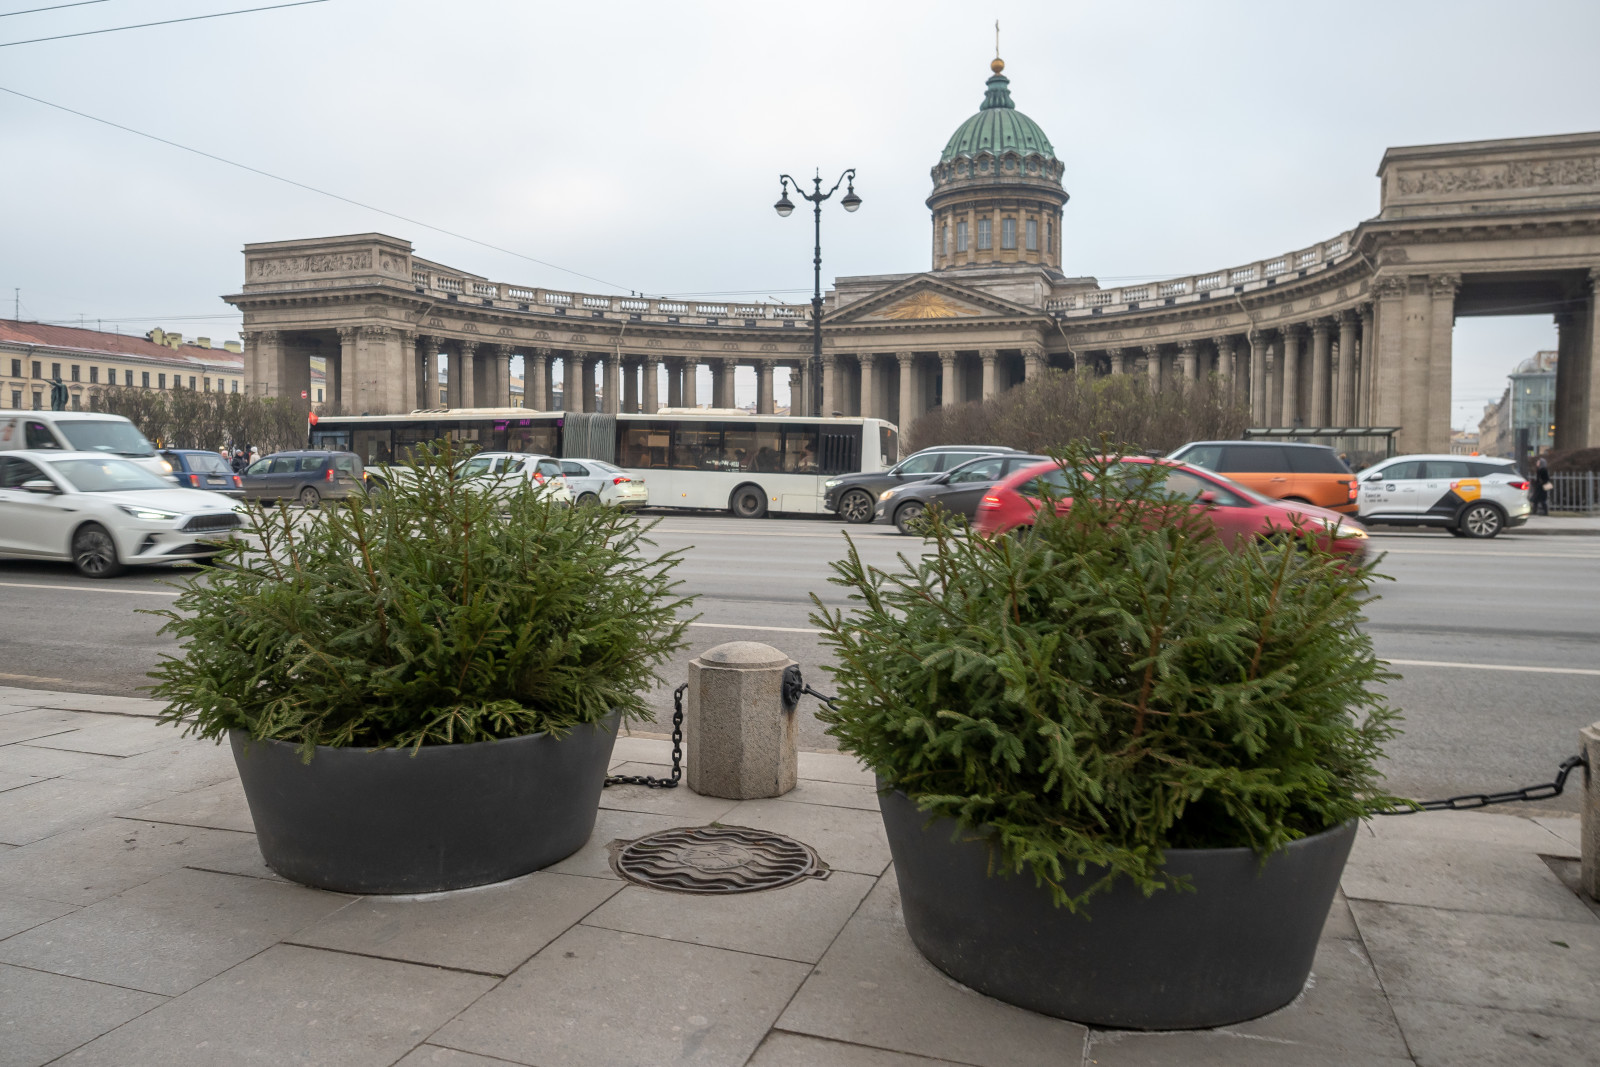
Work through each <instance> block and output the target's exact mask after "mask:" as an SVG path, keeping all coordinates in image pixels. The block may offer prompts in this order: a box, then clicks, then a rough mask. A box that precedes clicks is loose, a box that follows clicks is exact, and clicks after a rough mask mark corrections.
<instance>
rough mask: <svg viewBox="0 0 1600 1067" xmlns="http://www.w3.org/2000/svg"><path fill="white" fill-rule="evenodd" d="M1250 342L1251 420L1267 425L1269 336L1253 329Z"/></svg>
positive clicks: (1249, 338) (1258, 424)
mask: <svg viewBox="0 0 1600 1067" xmlns="http://www.w3.org/2000/svg"><path fill="white" fill-rule="evenodd" d="M1247 340H1248V341H1249V343H1250V421H1251V422H1253V423H1255V424H1256V425H1257V426H1266V425H1267V337H1266V334H1264V333H1262V332H1261V331H1260V330H1251V331H1250V334H1249V336H1248V338H1247Z"/></svg>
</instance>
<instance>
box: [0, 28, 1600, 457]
mask: <svg viewBox="0 0 1600 1067" xmlns="http://www.w3.org/2000/svg"><path fill="white" fill-rule="evenodd" d="M57 2H61V0H0V14H3V12H4V11H18V10H21V9H24V8H30V7H38V6H44V5H47V4H51V3H57ZM267 2H272V0H104V2H98V3H91V4H86V5H82V6H79V7H74V8H70V9H67V10H61V11H52V12H44V13H39V14H30V15H16V16H13V17H0V45H3V44H4V43H5V42H9V41H21V40H26V39H28V38H33V37H43V36H49V35H53V34H61V33H71V32H74V31H77V30H82V29H96V28H100V27H106V26H120V25H126V24H129V23H138V22H148V21H154V20H157V19H162V18H177V17H183V16H187V15H195V14H205V13H210V12H214V11H225V10H229V9H230V8H243V7H254V6H258V5H259V4H261V3H267ZM996 18H999V19H1000V21H1001V26H1002V33H1001V51H1002V53H1003V54H1004V58H1005V60H1006V65H1007V66H1006V74H1007V75H1009V76H1010V77H1011V79H1012V82H1011V89H1012V95H1013V98H1014V99H1015V101H1016V103H1017V106H1018V108H1019V109H1021V110H1022V111H1024V112H1026V113H1027V114H1028V115H1029V116H1031V117H1032V118H1033V119H1035V120H1036V121H1037V122H1039V124H1040V125H1041V126H1042V127H1043V128H1044V130H1045V132H1046V133H1047V134H1048V135H1049V137H1050V139H1051V141H1052V142H1053V144H1054V145H1055V149H1056V154H1057V156H1058V157H1059V158H1060V159H1061V160H1062V161H1063V162H1064V163H1065V164H1066V174H1065V176H1064V183H1065V185H1066V189H1067V191H1068V192H1069V193H1070V194H1071V197H1072V199H1071V202H1070V203H1069V204H1068V205H1067V207H1066V215H1065V224H1064V229H1063V236H1064V241H1063V249H1064V254H1065V260H1066V262H1065V268H1066V270H1067V271H1068V273H1071V274H1084V275H1093V276H1095V277H1097V278H1099V279H1100V281H1101V283H1102V284H1104V285H1107V286H1114V285H1118V284H1120V283H1122V282H1124V281H1128V280H1134V279H1140V278H1148V277H1160V276H1169V275H1179V274H1186V273H1190V272H1198V271H1204V270H1210V269H1214V268H1219V267H1225V266H1230V265H1233V264H1237V263H1243V262H1247V261H1250V260H1255V259H1260V258H1264V257H1268V256H1271V255H1275V254H1277V253H1280V252H1284V251H1288V250H1290V249H1297V248H1301V247H1304V246H1306V245H1309V244H1312V243H1314V242H1317V241H1320V240H1324V239H1327V238H1329V237H1332V236H1333V235H1335V234H1337V233H1340V232H1342V231H1344V230H1346V229H1349V228H1351V227H1353V226H1354V225H1356V224H1357V223H1358V222H1360V221H1361V220H1362V219H1365V218H1369V217H1371V216H1372V215H1374V214H1375V213H1376V212H1377V206H1378V184H1377V181H1376V179H1375V177H1374V171H1375V170H1376V168H1377V164H1378V160H1379V158H1380V157H1381V156H1382V154H1383V151H1384V149H1385V147H1387V146H1390V145H1410V144H1426V143H1436V142H1444V141H1458V140H1471V139H1477V138H1492V137H1518V136H1529V135H1536V134H1557V133H1570V132H1577V131H1585V130H1594V129H1600V113H1597V107H1600V104H1597V101H1600V92H1597V90H1600V74H1597V73H1596V71H1597V69H1600V68H1597V64H1596V62H1595V60H1594V49H1595V45H1596V41H1600V3H1595V2H1594V0H1574V2H1557V0H1520V2H1518V3H1515V4H1512V3H1507V2H1499V3H1488V2H1469V0H1451V2H1444V0H1437V2H1433V3H1421V2H1416V0H1381V2H1370V0H1344V2H1341V3H1336V4H1320V5H1316V6H1315V7H1313V6H1312V5H1307V4H1298V3H1296V4H1286V3H1283V2H1281V0H1279V2H1276V3H1272V2H1244V0H1239V2H1224V0H1212V2H1210V3H1204V4H1200V3H1192V2H1191V3H1168V2H1162V0H1145V2H1143V3H1140V4H1104V3H1100V4H1088V3H1062V2H1060V0H1055V2H1047V3H1025V2H1022V0H1000V2H990V3H987V4H980V3H973V2H971V0H964V2H961V3H954V2H927V0H924V2H920V3H915V4H912V3H906V2H901V3H879V2H870V0H869V2H863V0H853V2H845V3H836V2H832V0H816V2H813V3H810V4H807V5H803V6H793V5H779V4H753V3H732V2H729V3H710V2H698V3H696V2H680V3H674V4H667V3H661V2H659V0H656V2H623V0H610V2H607V3H603V4H562V5H554V4H542V3H532V2H524V3H514V2H511V0H452V2H450V3H439V2H438V0H434V2H432V3H421V2H413V0H329V2H326V3H318V4H312V5H310V6H304V7H296V8H289V9H286V10H280V11H268V12H262V13H257V14H245V15H239V16H236V17H230V18H220V19H212V20H208V21H201V22H191V23H187V24H182V25H169V26H160V27H154V28H149V29H136V30H130V31H128V32H124V33H112V34H105V35H101V36H91V37H80V38H77V39H72V40H60V41H51V42H46V43H38V44H25V45H20V46H17V47H11V48H6V47H0V86H3V87H5V88H6V89H12V90H16V91H19V92H23V93H28V94H30V95H33V96H38V97H41V98H43V99H45V100H49V101H52V102H54V103H57V104H60V105H64V106H66V107H70V108H73V109H76V110H79V111H83V112H87V113H89V114H91V115H95V116H98V117H100V118H103V119H107V120H110V121H112V122H116V123H120V124H122V125H126V126H130V127H133V128H135V129H138V130H141V131H144V132H147V133H150V134H155V135H157V136H160V137H164V138H167V139H169V140H172V141H177V142H179V143H181V144H184V145H188V146H191V147H194V148H197V149H201V150H204V151H206V152H209V153H212V154H215V155H218V156H222V157H224V158H226V159H230V160H234V161H237V162H239V163H242V164H245V165H248V166H251V167H256V168H259V169H261V170H265V171H269V172H271V173H273V174H277V175H281V176H283V177H285V178H290V179H293V180H295V181H299V182H303V183H306V184H309V185H314V186H317V187H319V188H321V189H325V190H328V191H331V192H334V193H338V194H340V195H341V196H345V197H349V198H351V199H353V200H357V201H360V202H362V203H365V204H369V205H373V206H375V207H380V208H383V209H386V210H389V211H393V212H396V213H398V214H400V215H404V216H407V217H409V218H411V219H415V220H418V221H420V222H424V223H428V224H430V225H433V226H437V227H440V228H442V229H445V230H452V231H455V232H456V233H459V234H464V235H467V236H470V237H475V238H478V239H480V240H483V241H485V242H488V243H490V244H494V245H499V246H501V247H502V248H505V249H510V250H512V251H514V252H517V253H520V254H521V255H523V256H527V257H531V258H532V259H536V260H542V261H544V262H545V263H547V264H554V265H556V266H545V265H541V264H539V263H536V262H531V261H530V260H529V259H524V258H518V257H517V256H514V255H508V254H505V253H502V252H496V251H492V250H490V249H488V248H485V247H482V246H479V245H475V244H472V243H469V242H467V241H464V240H461V239H458V238H455V237H448V236H445V235H444V234H442V233H438V232H433V231H429V230H427V229H424V228H423V227H422V226H420V225H415V224H411V223H406V222H402V221H399V220H398V219H393V218H388V217H385V216H383V215H380V214H377V213H375V212H373V211H370V210H365V209H363V208H360V207H356V206H353V205H351V204H347V203H343V202H340V201H338V200H334V199H331V198H328V197H325V196H319V195H317V194H315V193H312V192H307V191H305V190H301V189H296V188H293V187H290V186H288V185H284V184H282V183H279V182H275V181H272V180H270V179H268V178H265V177H261V176H258V175H255V174H251V173H247V172H246V171H243V170H239V169H237V168H234V167H229V166H227V165H224V164H222V163H218V162H213V161H211V160H208V159H203V158H200V157H198V156H195V155H191V154H189V153H186V152H183V151H180V150H179V149H176V148H172V147H169V146H166V145H162V144H158V143H155V142H153V141H149V140H145V139H142V138H139V137H136V136H133V135H131V134H129V133H125V132H122V131H120V130H116V129H112V128H110V127H107V126H104V125H99V124H96V123H94V122H91V121H87V120H85V119H83V118H78V117H75V116H73V115H69V114H65V113H63V112H61V111H57V110H53V109H51V108H48V107H45V106H42V105H40V104H38V103H34V102H31V101H28V100H23V99H19V98H17V97H15V96H10V95H7V94H4V93H0V131H3V137H0V150H3V151H0V297H3V299H4V303H3V305H0V314H3V315H5V316H7V317H9V316H10V314H11V311H12V296H13V288H20V290H21V310H22V316H23V317H24V318H31V319H40V320H67V321H76V320H77V319H78V318H79V316H82V317H83V319H84V321H86V322H87V323H89V324H90V325H93V324H94V323H95V321H97V320H101V321H104V322H105V323H107V324H109V323H112V322H116V323H120V328H121V329H122V330H123V331H124V332H130V333H132V332H137V333H142V332H144V331H145V330H146V329H148V328H149V327H150V326H153V325H161V326H164V327H166V328H168V329H175V330H181V331H183V332H184V333H185V334H186V335H195V334H207V335H209V336H211V337H212V338H213V339H214V340H217V341H220V340H222V339H225V338H232V337H236V336H237V334H238V329H239V320H238V318H237V316H235V315H232V314H231V313H230V312H231V309H230V308H229V307H228V306H227V305H225V304H223V303H222V302H221V301H220V300H219V299H218V297H219V296H221V295H222V294H224V293H229V292H233V291H234V290H236V289H237V288H238V287H239V285H240V284H241V281H242V274H243V260H242V257H241V255H240V248H241V246H242V245H243V244H244V243H245V242H247V241H271V240H281V239H288V238H299V237H314V236H325V235H331V234H341V233H354V232H365V231H371V230H378V231H382V232H385V233H390V234H394V235H396V236H399V237H403V238H407V239H409V240H410V241H411V242H412V244H413V245H414V247H415V248H416V250H417V252H418V254H420V255H423V256H426V257H428V258H430V259H434V260H438V261H442V262H444V263H446V264H449V265H451V266H454V267H458V268H460V269H463V270H470V271H475V272H477V273H480V274H486V275H488V276H489V277H491V278H494V279H496V280H501V281H510V282H517V283H521V284H527V285H543V286H552V287H564V288H572V289H580V290H586V291H598V292H615V291H621V290H640V291H643V292H647V293H651V294H667V293H684V294H689V293H693V294H701V293H704V294H708V295H709V294H722V293H742V294H749V295H751V296H753V297H766V296H769V295H770V296H773V297H776V298H779V299H805V298H807V297H808V296H809V289H810V283H811V278H810V252H811V234H810V227H809V225H808V223H809V219H807V218H804V217H802V215H801V213H799V212H797V213H796V214H795V215H793V216H791V217H790V218H789V219H786V220H785V219H779V218H778V217H777V216H776V215H775V214H774V213H773V211H772V208H771V204H772V202H773V201H774V200H775V199H776V198H777V191H778V183H777V175H778V173H779V172H781V171H788V172H790V173H794V174H809V173H811V168H813V167H817V166H820V167H821V168H822V170H823V172H824V174H825V175H827V176H828V178H829V179H830V182H831V180H832V178H834V177H836V176H837V175H838V173H839V172H840V170H842V169H843V168H844V167H847V166H854V167H856V168H858V171H859V178H858V180H857V183H856V189H857V191H858V192H859V193H860V195H861V196H862V197H863V199H864V200H865V204H864V206H863V207H862V209H861V210H860V211H859V212H858V213H856V214H854V215H846V214H845V213H844V212H843V211H841V210H838V209H837V207H836V205H829V210H828V211H827V213H826V217H825V218H824V225H823V253H824V257H825V258H824V264H823V269H824V278H825V279H827V278H831V277H832V276H833V275H835V274H873V273H893V272H904V271H912V270H920V269H925V268H926V267H927V266H928V257H929V244H930V239H929V231H928V225H929V223H928V212H927V208H926V207H925V206H924V203H923V201H924V199H925V198H926V197H927V195H928V192H929V188H930V182H929V177H928V170H929V168H930V167H931V166H932V164H933V163H934V161H935V160H936V159H937V158H938V154H939V150H940V149H941V148H942V147H943V145H944V142H945V140H946V139H947V138H948V137H949V135H950V133H951V132H952V131H953V130H954V129H955V127H956V126H957V125H958V124H959V123H960V122H961V121H962V120H963V119H965V118H966V117H967V116H968V115H969V114H971V113H972V112H973V111H975V110H976V109H977V106H978V103H979V102H980V101H981V99H982V97H983V83H984V79H985V78H986V77H987V76H988V69H987V66H988V62H989V60H990V59H992V58H993V55H994V28H993V23H994V20H995V19H996ZM557 267H560V268H565V269H566V270H567V271H572V272H577V273H566V272H564V271H563V270H561V269H557ZM582 275H587V276H588V277H583V276H582ZM606 283H610V284H609V285H607V284H606ZM1554 345H1555V330H1554V327H1553V326H1552V325H1551V324H1550V321H1549V319H1548V317H1545V318H1542V319H1531V318H1512V319H1494V320H1483V319H1476V320H1463V321H1462V322H1461V323H1460V324H1459V325H1458V326H1457V328H1456V335H1455V353H1456V374H1455V397H1454V399H1455V410H1456V415H1455V420H1454V424H1455V425H1456V426H1457V427H1460V426H1462V425H1463V424H1464V423H1466V422H1469V421H1470V422H1471V423H1472V424H1473V425H1476V421H1477V417H1478V414H1479V413H1480V410H1481V407H1482V404H1483V402H1484V401H1485V400H1486V399H1490V398H1497V397H1498V396H1499V394H1500V391H1501V389H1502V388H1503V387H1504V375H1505V373H1506V371H1508V370H1509V369H1510V368H1511V367H1512V366H1514V365H1515V364H1516V362H1517V361H1519V360H1520V359H1522V358H1524V357H1525V356H1527V355H1529V354H1531V353H1532V352H1533V351H1534V350H1536V349H1538V348H1546V347H1554Z"/></svg>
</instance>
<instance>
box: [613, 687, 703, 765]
mask: <svg viewBox="0 0 1600 1067" xmlns="http://www.w3.org/2000/svg"><path fill="white" fill-rule="evenodd" d="M688 691H689V684H688V683H687V682H685V683H684V684H683V685H680V686H678V688H676V689H674V690H673V691H672V777H671V778H651V777H650V776H649V775H647V774H613V775H611V776H610V777H609V778H607V779H606V785H642V786H645V787H646V788H648V789H676V788H678V782H679V780H680V779H681V778H682V777H683V694H684V693H686V692H688Z"/></svg>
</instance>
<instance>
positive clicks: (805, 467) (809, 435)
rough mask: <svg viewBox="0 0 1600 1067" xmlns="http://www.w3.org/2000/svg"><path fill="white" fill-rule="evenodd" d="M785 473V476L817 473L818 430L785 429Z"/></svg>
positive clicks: (810, 428) (811, 427) (805, 428)
mask: <svg viewBox="0 0 1600 1067" xmlns="http://www.w3.org/2000/svg"><path fill="white" fill-rule="evenodd" d="M783 471H784V473H785V474H815V473H817V428H816V427H815V426H805V427H799V426H795V427H785V428H784V431H783Z"/></svg>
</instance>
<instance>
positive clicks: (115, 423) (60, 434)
mask: <svg viewBox="0 0 1600 1067" xmlns="http://www.w3.org/2000/svg"><path fill="white" fill-rule="evenodd" d="M17 448H59V449H62V450H64V451H67V452H107V453H110V454H111V455H114V456H122V457H123V458H125V459H128V460H131V461H133V462H134V463H137V464H138V465H139V466H141V467H143V468H145V469H146V470H148V471H150V472H151V473H153V474H159V475H161V476H162V477H168V476H170V475H171V473H172V467H171V465H169V464H168V463H167V461H166V460H164V459H162V458H161V457H160V456H158V455H156V446H155V445H152V444H151V443H150V442H149V441H147V440H145V436H144V434H142V433H140V432H139V430H138V428H137V427H135V426H134V425H133V423H131V422H129V421H128V420H127V419H125V418H123V417H122V416H121V415H106V414H102V413H100V412H97V411H16V410H12V411H0V452H9V451H11V450H13V449H17Z"/></svg>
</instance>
